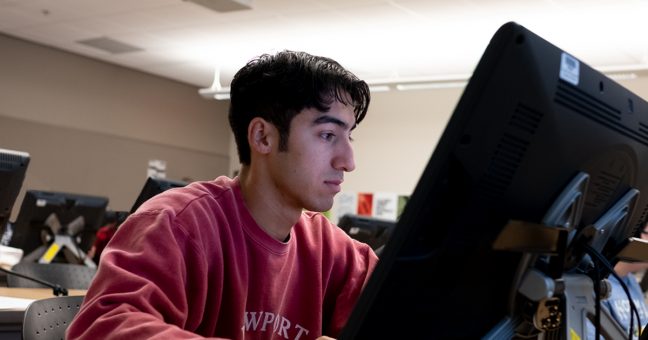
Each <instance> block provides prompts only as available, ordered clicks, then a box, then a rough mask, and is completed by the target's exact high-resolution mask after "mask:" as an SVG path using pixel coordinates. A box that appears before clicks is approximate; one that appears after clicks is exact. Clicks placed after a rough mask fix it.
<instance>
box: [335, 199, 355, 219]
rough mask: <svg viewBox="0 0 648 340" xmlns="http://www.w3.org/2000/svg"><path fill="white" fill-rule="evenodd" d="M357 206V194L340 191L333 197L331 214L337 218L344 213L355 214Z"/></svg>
mask: <svg viewBox="0 0 648 340" xmlns="http://www.w3.org/2000/svg"><path fill="white" fill-rule="evenodd" d="M357 208H358V195H357V194H356V193H354V192H341V193H339V194H338V195H337V196H336V197H335V201H334V203H333V214H331V215H333V216H331V218H335V219H336V220H339V219H340V218H341V217H342V216H344V215H346V214H352V215H355V214H356V213H357Z"/></svg>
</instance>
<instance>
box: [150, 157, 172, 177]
mask: <svg viewBox="0 0 648 340" xmlns="http://www.w3.org/2000/svg"><path fill="white" fill-rule="evenodd" d="M166 166H167V163H166V161H165V160H161V159H151V160H149V162H148V169H147V170H146V176H147V177H152V178H166Z"/></svg>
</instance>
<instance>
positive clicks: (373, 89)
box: [369, 85, 391, 92]
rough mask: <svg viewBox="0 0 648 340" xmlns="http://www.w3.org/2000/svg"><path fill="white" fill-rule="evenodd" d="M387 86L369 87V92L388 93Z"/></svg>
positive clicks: (389, 88) (388, 88)
mask: <svg viewBox="0 0 648 340" xmlns="http://www.w3.org/2000/svg"><path fill="white" fill-rule="evenodd" d="M390 90H391V87H389V85H369V92H389V91H390Z"/></svg>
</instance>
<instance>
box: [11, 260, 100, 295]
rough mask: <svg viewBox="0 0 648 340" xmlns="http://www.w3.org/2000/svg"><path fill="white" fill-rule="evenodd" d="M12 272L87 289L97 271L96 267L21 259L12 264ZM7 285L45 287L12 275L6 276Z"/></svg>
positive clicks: (73, 287) (70, 286) (62, 285)
mask: <svg viewBox="0 0 648 340" xmlns="http://www.w3.org/2000/svg"><path fill="white" fill-rule="evenodd" d="M11 270H13V271H14V272H17V273H20V274H23V275H26V276H29V277H35V278H38V279H40V280H43V281H47V282H50V283H52V284H58V285H60V286H61V287H63V288H67V289H88V286H90V282H92V279H93V278H94V275H95V273H96V272H97V269H96V268H91V267H88V266H84V265H80V264H71V263H38V262H29V261H22V262H18V263H17V264H16V265H14V266H13V267H12V268H11ZM7 286H9V287H23V288H47V287H46V286H44V285H41V284H40V283H36V282H33V281H30V280H27V279H24V278H20V277H17V276H13V275H8V276H7Z"/></svg>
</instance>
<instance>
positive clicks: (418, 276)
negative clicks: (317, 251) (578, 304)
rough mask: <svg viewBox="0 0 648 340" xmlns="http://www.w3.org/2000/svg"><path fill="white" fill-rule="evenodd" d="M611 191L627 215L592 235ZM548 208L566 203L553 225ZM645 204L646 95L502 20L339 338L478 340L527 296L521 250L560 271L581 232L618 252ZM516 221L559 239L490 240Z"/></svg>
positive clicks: (524, 230) (555, 274)
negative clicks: (501, 244)
mask: <svg viewBox="0 0 648 340" xmlns="http://www.w3.org/2000/svg"><path fill="white" fill-rule="evenodd" d="M601 48H605V47H604V46H601ZM432 104H433V103H431V106H433V105H432ZM581 175H585V176H584V177H582V176H581ZM579 176H581V177H579ZM574 183H576V184H577V185H573V184H574ZM570 187H571V188H572V189H574V190H571V191H569V190H565V189H566V188H570ZM579 187H580V188H581V189H582V190H580V191H579V189H578V188H579ZM633 190H636V191H638V192H640V195H638V196H637V195H635V193H636V192H635V191H633ZM565 192H568V193H571V196H570V195H566V196H565V195H563V196H561V194H563V193H565ZM629 194H630V195H629ZM568 196H570V197H571V198H570V199H566V200H565V202H567V204H566V205H562V204H557V205H556V202H560V200H561V199H563V198H565V197H568ZM628 197H630V199H628V200H626V198H628ZM570 202H571V203H570ZM619 202H621V203H623V202H625V203H626V204H625V208H622V209H617V210H614V209H612V210H614V211H617V212H623V211H625V212H627V214H625V215H623V214H621V215H618V216H617V217H618V218H617V220H616V222H618V223H616V222H615V223H612V224H609V225H607V226H613V227H614V228H597V229H596V232H595V233H591V232H592V226H600V225H605V224H601V223H602V222H601V221H602V220H604V219H605V218H607V217H609V216H610V215H605V214H606V212H610V211H611V208H615V209H616V208H618V206H617V205H616V204H617V203H619ZM570 204H571V205H570ZM556 206H563V207H567V208H566V209H563V210H562V211H559V212H560V214H558V216H559V217H560V218H558V219H554V220H555V221H558V222H556V224H555V225H556V226H557V227H553V229H552V228H551V227H549V228H542V226H543V225H547V224H548V223H547V222H545V221H546V220H547V218H548V216H549V215H550V214H549V213H550V212H551V211H552V207H556ZM647 208H648V104H647V103H646V101H644V100H642V99H641V98H639V97H638V96H637V95H635V94H633V93H631V92H630V91H628V90H627V89H625V88H623V87H622V86H621V85H619V84H618V83H616V82H614V81H613V80H611V79H609V78H608V77H606V76H605V75H603V74H601V73H600V72H598V71H596V70H594V69H593V68H592V67H590V66H588V65H587V64H585V63H584V62H582V61H581V60H579V59H577V58H576V57H574V56H572V55H570V54H568V53H567V52H565V51H563V50H561V49H560V48H558V47H556V46H554V45H552V44H551V43H549V42H547V41H546V40H544V39H542V38H541V37H539V36H537V35H536V34H534V33H532V32H530V31H529V30H527V29H525V28H524V27H522V26H520V25H517V24H515V23H512V22H511V23H507V24H505V25H503V26H502V27H501V28H500V29H499V30H498V31H497V32H496V33H495V35H494V36H493V38H492V40H491V41H490V43H489V45H488V47H487V48H486V50H485V52H484V54H483V56H482V58H481V60H480V61H479V63H478V64H477V67H476V69H475V70H474V73H473V75H472V77H471V78H470V80H469V82H468V84H467V86H466V88H465V89H464V92H463V94H462V97H461V98H460V100H459V102H458V104H457V106H456V108H455V111H454V113H453V115H452V117H451V119H450V120H449V122H448V125H447V126H446V128H445V131H444V133H443V135H442V137H441V139H440V140H439V143H438V144H437V147H436V149H435V151H434V152H433V154H432V156H431V159H430V161H429V163H428V164H427V166H426V167H425V169H424V171H423V174H422V176H421V178H420V180H419V182H418V184H417V186H416V188H415V190H414V192H413V194H412V196H411V198H410V201H409V203H408V205H407V206H406V207H405V210H404V211H403V214H402V215H401V217H400V219H399V222H398V224H397V226H396V228H395V230H394V232H393V233H392V235H391V237H390V240H389V241H388V242H387V244H386V246H385V249H384V251H383V253H382V257H381V260H380V261H379V263H378V265H377V267H376V268H375V270H374V272H373V274H372V276H371V278H370V280H369V282H368V283H367V285H366V287H365V289H364V291H363V293H362V295H361V297H360V298H359V300H358V302H357V304H356V307H355V309H354V311H353V313H352V314H351V317H350V319H349V321H348V323H347V325H346V327H345V329H344V330H343V332H342V335H341V336H340V338H341V339H371V338H399V339H411V338H421V337H422V338H438V339H452V338H460V339H475V338H481V337H482V336H484V335H486V334H488V332H490V331H491V330H493V329H494V328H495V327H496V325H497V324H498V323H499V322H500V321H502V320H503V319H505V317H506V316H509V315H511V314H515V313H516V312H517V311H518V310H517V309H516V308H514V307H515V306H513V307H512V306H511V305H510V303H511V301H515V299H511V297H517V298H518V300H517V301H523V300H520V299H519V294H517V292H518V291H517V288H518V286H517V283H519V280H517V278H516V277H517V273H519V268H524V267H528V266H527V265H525V264H523V263H522V262H521V259H523V258H524V259H525V260H527V259H529V258H531V259H533V260H535V261H532V262H531V264H530V268H536V267H537V268H538V269H540V270H541V272H544V273H547V275H548V276H550V277H552V278H560V277H563V276H561V275H563V274H565V273H570V272H574V271H578V270H579V268H580V267H579V265H580V263H581V262H580V261H583V260H584V259H585V255H583V254H582V252H580V250H579V249H578V247H576V246H575V245H576V240H578V243H577V244H578V245H581V246H582V247H583V248H585V246H584V245H583V244H588V245H590V246H591V247H592V248H596V249H598V250H600V252H601V253H602V254H603V256H605V257H606V258H608V259H610V261H612V262H613V261H614V258H615V256H616V254H617V251H618V249H619V247H621V246H622V245H623V244H624V243H625V242H626V240H627V238H628V237H629V236H632V235H633V234H634V231H635V230H636V228H639V227H641V226H643V225H644V223H645V222H646V212H647V211H648V209H647ZM554 212H555V211H554ZM573 217H576V218H573ZM561 218H565V219H571V218H573V219H572V220H570V221H571V222H570V223H571V225H570V223H562V222H560V221H559V220H560V219H561ZM514 221H521V223H518V224H515V223H514ZM515 225H517V231H518V232H519V233H518V234H517V235H518V236H519V237H518V238H517V239H516V238H511V240H512V241H517V242H522V243H524V242H527V243H529V245H530V246H531V245H533V241H538V240H537V239H534V237H533V236H532V234H533V233H534V232H536V231H538V230H542V232H543V233H550V234H551V233H552V232H554V231H555V235H554V236H556V237H555V239H553V240H554V241H552V242H553V244H554V245H555V249H553V250H552V249H550V247H547V246H546V245H544V247H545V248H541V249H542V251H540V252H538V253H537V254H536V255H535V256H531V257H528V256H526V255H522V254H523V253H522V252H519V251H506V250H495V249H494V248H495V247H494V245H495V244H496V241H497V240H499V239H500V237H501V235H503V234H505V233H506V231H509V230H513V229H516V228H512V229H509V227H511V226H515ZM541 234H542V233H541ZM592 235H598V236H596V237H593V236H592ZM511 240H510V241H511ZM552 242H547V243H552ZM500 249H501V248H500ZM522 249H525V251H526V250H529V253H530V254H532V253H533V250H532V249H527V248H524V247H522ZM552 251H554V252H555V254H551V252H552ZM545 270H546V271H545ZM592 294H594V292H589V291H586V292H584V294H583V295H582V297H583V298H588V297H589V296H591V295H592Z"/></svg>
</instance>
